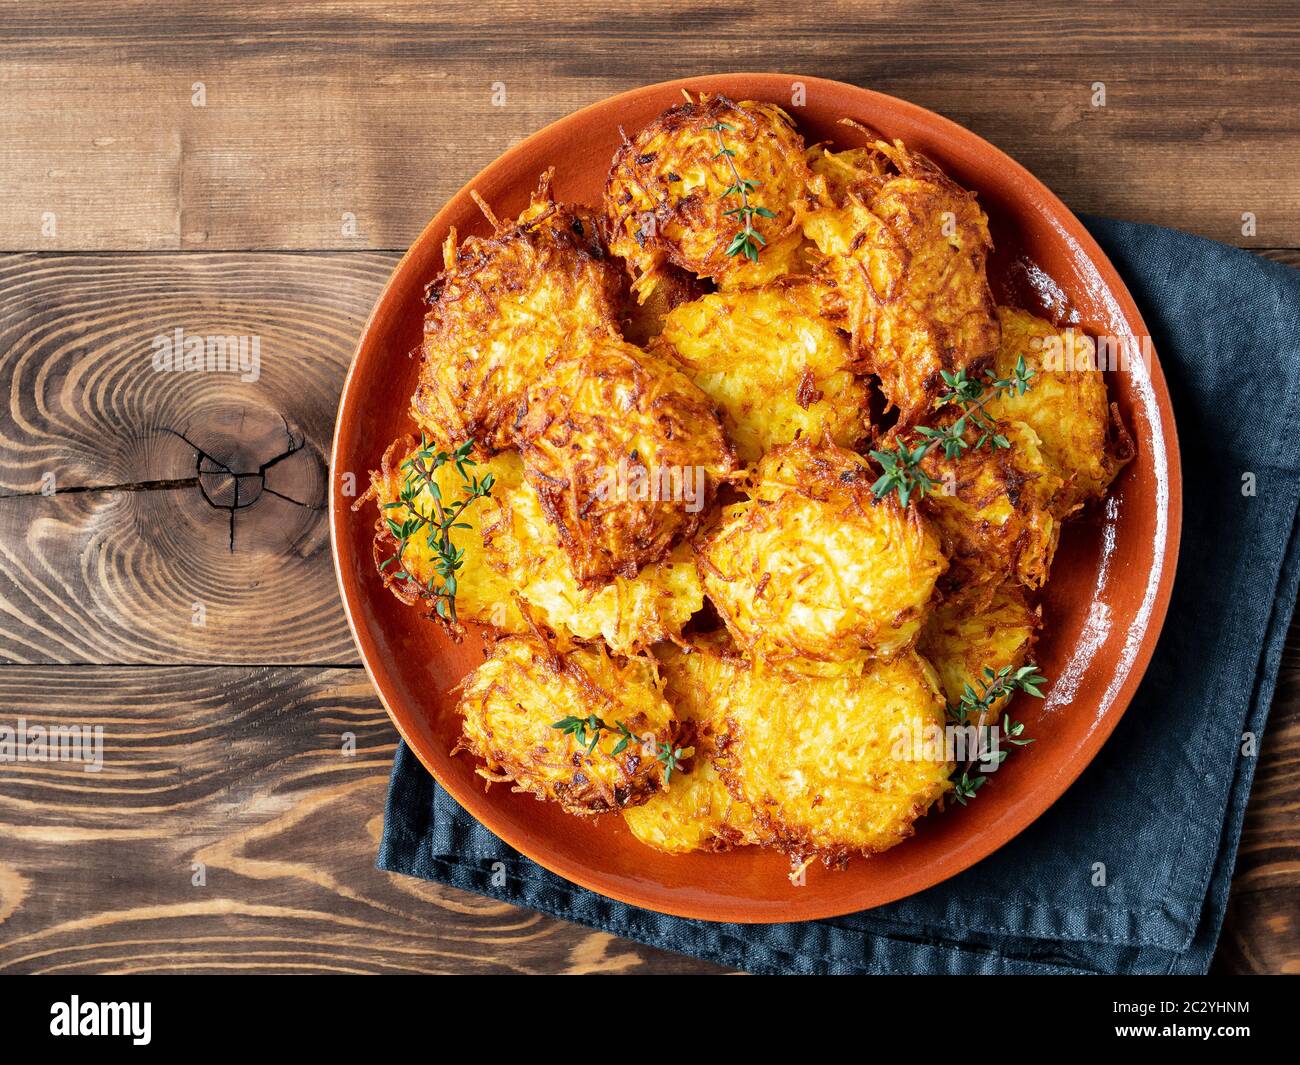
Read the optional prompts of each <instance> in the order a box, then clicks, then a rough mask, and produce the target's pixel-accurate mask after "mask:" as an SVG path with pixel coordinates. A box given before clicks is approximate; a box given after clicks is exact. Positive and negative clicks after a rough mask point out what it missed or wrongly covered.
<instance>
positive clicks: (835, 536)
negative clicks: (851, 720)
mask: <svg viewBox="0 0 1300 1065" xmlns="http://www.w3.org/2000/svg"><path fill="white" fill-rule="evenodd" d="M874 481H875V475H874V474H873V473H872V471H871V468H870V467H869V466H868V465H867V463H866V461H865V460H864V459H862V458H861V457H859V456H858V455H856V454H854V453H853V452H850V451H846V450H844V449H842V448H835V447H829V446H825V445H822V446H814V445H812V444H809V443H807V442H803V441H801V442H799V443H796V444H790V445H787V446H786V447H783V448H779V449H777V450H776V451H773V452H772V453H771V454H770V455H768V456H767V457H766V458H765V459H763V461H762V462H760V463H759V465H758V467H757V469H756V470H755V472H754V477H753V485H752V487H751V488H750V490H749V491H750V498H749V499H748V500H746V501H744V502H741V503H737V504H735V505H733V506H730V507H727V508H725V509H724V510H723V512H722V520H721V522H720V524H719V525H718V526H717V527H716V528H714V529H713V530H712V531H711V532H710V533H709V535H708V536H707V537H706V538H705V539H704V540H703V542H702V543H700V544H699V545H698V546H697V551H696V553H697V557H698V560H699V565H700V574H701V576H702V577H703V579H704V590H705V592H706V593H707V594H708V596H709V599H710V600H711V601H712V602H713V604H714V606H716V607H717V609H718V613H719V614H720V615H721V616H722V618H723V620H724V622H725V623H726V626H727V628H728V629H729V630H730V632H731V634H732V636H733V637H734V638H735V640H736V642H737V644H739V645H740V647H741V648H742V649H743V650H744V651H745V653H746V654H747V655H748V656H749V657H750V658H752V659H759V660H763V661H766V662H769V663H773V664H784V665H785V666H787V667H788V668H791V669H797V670H799V671H806V670H807V667H808V666H815V664H816V663H846V662H853V661H857V662H861V661H862V660H863V659H864V658H865V657H866V656H867V654H868V653H871V654H878V655H892V654H896V653H898V652H899V651H901V650H903V649H905V648H907V647H909V646H911V644H912V642H913V641H914V640H915V639H916V635H917V632H918V631H919V629H920V627H921V622H922V620H923V619H924V615H925V611H926V609H927V606H928V604H929V602H930V596H931V593H932V592H933V590H934V585H935V581H936V580H937V579H938V578H939V576H940V574H942V573H943V571H944V569H945V568H946V565H947V563H946V561H945V559H944V556H943V553H942V551H941V549H940V544H939V538H938V536H937V535H936V533H935V531H934V529H932V528H931V526H930V523H929V522H928V521H927V520H926V519H925V518H924V517H923V516H922V514H921V513H920V511H919V510H918V509H917V508H916V507H910V508H904V507H902V506H900V505H899V503H898V501H897V499H896V498H894V497H893V496H890V497H887V498H885V499H882V500H877V499H876V498H875V496H874V495H873V494H872V491H871V486H872V483H873V482H874Z"/></svg>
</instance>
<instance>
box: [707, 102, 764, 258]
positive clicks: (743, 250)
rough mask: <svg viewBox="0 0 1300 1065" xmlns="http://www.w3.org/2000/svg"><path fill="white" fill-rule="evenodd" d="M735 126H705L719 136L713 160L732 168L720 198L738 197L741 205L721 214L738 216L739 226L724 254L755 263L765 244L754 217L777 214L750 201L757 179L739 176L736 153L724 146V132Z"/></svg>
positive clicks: (719, 124)
mask: <svg viewBox="0 0 1300 1065" xmlns="http://www.w3.org/2000/svg"><path fill="white" fill-rule="evenodd" d="M735 128H736V127H735V126H731V125H728V124H727V123H726V122H715V123H714V124H713V125H711V126H706V127H705V129H707V130H708V131H710V132H711V133H716V134H717V137H718V150H717V152H715V153H714V155H713V158H714V159H725V160H726V161H727V168H728V169H729V170H730V171H731V184H730V185H728V186H727V187H726V188H725V189H723V190H722V195H723V198H724V199H725V198H726V197H729V196H738V197H739V198H740V206H739V207H733V208H732V209H731V210H729V211H724V212H723V214H724V215H726V216H727V217H728V218H732V217H734V218H737V219H739V220H740V223H741V226H740V229H738V230H737V231H736V233H735V235H734V236H733V237H732V238H731V243H730V244H728V245H727V255H729V256H734V255H742V254H743V255H744V256H745V258H746V259H748V260H749V261H750V262H755V263H756V262H758V253H759V251H760V250H761V249H762V247H763V246H764V245H765V244H766V243H767V241H766V240H764V239H763V234H761V233H760V232H759V231H758V230H757V229H755V228H754V216H755V215H757V216H758V217H759V218H775V217H776V214H775V213H774V212H772V211H769V210H768V209H767V208H766V207H756V206H754V205H753V204H751V203H750V202H749V194H750V193H751V192H753V191H754V190H755V189H756V188H758V187H759V185H761V184H762V182H760V181H752V180H750V179H749V178H742V177H741V176H740V171H739V170H737V169H736V152H735V150H734V149H732V148H728V147H727V142H726V140H725V139H724V138H723V136H722V135H723V134H724V133H730V132H732V131H733V130H734V129H735Z"/></svg>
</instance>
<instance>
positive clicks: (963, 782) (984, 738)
mask: <svg viewBox="0 0 1300 1065" xmlns="http://www.w3.org/2000/svg"><path fill="white" fill-rule="evenodd" d="M1045 683H1047V678H1046V677H1044V676H1043V675H1042V674H1041V673H1039V672H1038V667H1037V666H1036V665H1033V664H1030V665H1026V666H1020V667H1018V668H1017V667H1015V666H1003V667H1002V668H1001V669H999V670H997V671H996V672H995V671H994V670H992V669H989V668H988V667H987V666H986V667H985V668H984V671H983V676H982V677H981V678H980V681H979V685H980V691H978V692H977V691H976V690H975V688H974V686H973V685H970V684H967V685H966V686H965V688H964V689H963V691H962V695H961V699H960V700H959V701H958V702H957V705H956V706H953V705H952V704H951V703H950V704H949V705H948V718H949V719H950V720H951V721H953V722H954V723H955V724H957V725H960V726H966V725H974V727H975V729H976V736H977V739H976V743H975V752H974V755H973V757H971V758H969V759H968V760H967V761H966V763H965V764H964V765H961V766H958V768H957V769H956V770H954V772H953V775H952V785H953V798H955V799H956V800H957V801H958V802H959V803H961V805H962V806H965V805H966V804H967V803H968V802H970V800H971V799H973V798H975V795H976V793H977V792H978V791H979V789H980V788H981V787H983V786H984V783H985V781H986V779H987V778H986V777H983V776H973V775H972V768H971V767H972V766H973V765H974V764H975V763H976V762H983V761H984V760H985V755H986V753H992V754H993V755H994V757H995V759H996V761H997V764H998V765H1001V764H1002V763H1003V762H1004V761H1006V758H1007V755H1008V754H1010V753H1011V752H1010V751H1004V750H1002V749H1001V747H999V748H998V750H997V751H996V752H993V751H991V749H990V745H989V743H988V735H989V729H990V727H991V726H989V725H987V724H985V721H986V719H987V718H988V716H989V713H990V711H991V710H992V709H993V706H994V704H996V703H997V701H998V700H999V699H1001V698H1002V697H1003V696H1004V695H1010V694H1011V693H1012V692H1017V691H1022V692H1025V693H1026V694H1028V695H1032V696H1034V697H1035V698H1036V699H1041V698H1043V691H1042V688H1041V687H1040V685H1042V684H1045ZM1024 731H1025V726H1024V723H1023V722H1013V721H1012V720H1011V715H1010V714H1007V713H1004V714H1003V715H1002V739H1003V740H1004V741H1005V742H1007V743H1009V744H1011V745H1012V746H1013V747H1026V746H1028V745H1029V744H1031V743H1033V742H1034V741H1033V740H1032V739H1031V738H1029V737H1027V736H1025V735H1024Z"/></svg>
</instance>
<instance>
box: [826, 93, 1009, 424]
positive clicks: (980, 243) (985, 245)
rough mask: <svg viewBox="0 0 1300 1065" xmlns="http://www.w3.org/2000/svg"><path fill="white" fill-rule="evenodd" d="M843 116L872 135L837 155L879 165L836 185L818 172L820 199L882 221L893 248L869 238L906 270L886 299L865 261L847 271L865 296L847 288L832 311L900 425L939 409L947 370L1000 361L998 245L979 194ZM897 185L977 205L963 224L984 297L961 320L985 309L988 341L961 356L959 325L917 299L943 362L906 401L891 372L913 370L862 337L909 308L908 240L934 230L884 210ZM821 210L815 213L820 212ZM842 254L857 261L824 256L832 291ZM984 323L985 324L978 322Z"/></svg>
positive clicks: (958, 214) (976, 368)
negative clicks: (991, 264) (992, 270)
mask: <svg viewBox="0 0 1300 1065" xmlns="http://www.w3.org/2000/svg"><path fill="white" fill-rule="evenodd" d="M841 122H842V124H844V125H847V126H850V127H853V128H855V129H857V130H859V131H860V132H861V133H863V134H864V135H865V136H866V137H867V138H868V143H867V145H866V146H865V147H862V148H859V149H849V150H848V152H842V153H837V154H839V155H844V154H848V153H849V152H859V153H865V157H866V158H868V159H870V160H872V161H873V163H875V164H876V165H873V167H872V168H871V172H870V173H869V174H868V173H864V174H862V175H861V176H859V177H857V178H853V177H847V176H846V177H845V178H844V180H843V181H841V182H836V183H833V182H831V181H829V180H828V179H827V176H826V175H825V174H823V173H815V176H814V181H813V185H812V189H813V195H814V197H815V198H816V199H817V200H818V202H819V207H818V211H820V212H821V213H823V214H825V213H829V212H835V211H845V210H851V209H854V208H856V209H858V210H861V211H863V212H865V213H866V214H867V215H868V216H870V217H871V218H873V219H875V220H876V222H877V223H878V228H879V229H880V231H881V232H884V233H888V234H889V235H890V238H891V240H892V241H893V242H894V247H893V248H887V247H884V246H882V245H880V244H879V242H878V240H873V241H870V242H869V246H870V247H871V248H872V249H873V250H875V251H877V252H878V253H885V252H889V253H890V254H892V255H894V256H895V258H896V259H897V262H898V264H899V267H900V270H899V271H897V272H895V273H894V274H893V275H892V276H891V289H890V292H889V293H888V294H887V298H881V297H880V296H879V294H878V293H877V292H876V290H875V287H874V285H873V283H872V281H871V279H870V277H869V276H868V275H867V274H866V272H865V267H864V266H861V265H859V267H858V269H856V270H853V269H848V270H847V272H846V274H845V276H848V277H852V278H855V279H856V280H857V283H858V286H859V287H860V289H861V293H860V298H855V297H854V296H853V294H852V293H849V292H847V291H841V292H840V294H839V298H840V301H841V305H840V306H838V307H837V308H836V307H834V306H832V307H831V308H830V309H828V314H830V315H831V317H832V318H833V319H834V320H836V321H837V322H839V323H840V324H842V325H843V326H844V327H846V328H847V329H848V330H849V332H850V333H851V335H852V337H853V343H854V348H855V353H856V355H857V357H858V358H859V359H860V360H861V361H862V363H863V365H864V367H866V368H868V369H870V370H871V371H872V372H874V373H876V375H877V376H878V377H879V378H880V379H881V383H882V390H883V391H884V393H885V395H886V398H887V399H888V400H889V402H890V405H891V406H892V407H895V408H897V409H898V411H899V424H900V425H902V426H907V425H911V424H915V423H916V422H918V421H919V420H921V419H922V418H923V417H924V416H925V414H926V413H928V412H929V411H930V410H931V409H932V406H933V401H934V398H935V396H936V395H937V394H938V392H939V391H940V390H941V388H942V387H943V383H944V382H943V378H942V373H943V372H950V373H951V372H956V371H959V370H962V369H965V370H967V371H969V372H972V373H978V372H980V371H982V370H984V369H986V368H987V367H989V366H991V365H992V364H993V359H994V356H995V353H996V351H997V347H998V336H999V332H1000V327H999V323H998V319H997V315H996V313H995V303H994V300H993V293H992V290H991V288H990V286H989V283H988V277H987V260H988V254H989V252H990V251H991V250H992V247H993V244H992V238H991V237H990V235H989V231H988V217H987V215H986V214H985V213H984V211H983V209H982V208H981V207H980V206H979V202H978V198H977V197H976V194H975V193H974V192H972V191H971V190H969V189H966V188H964V187H963V186H961V185H960V184H958V183H957V182H956V181H954V180H953V179H952V178H950V177H949V176H948V175H947V174H946V173H944V171H943V170H942V169H941V168H940V167H939V165H938V164H937V163H935V162H934V161H933V160H932V159H930V158H929V157H928V156H926V155H924V154H922V153H920V152H915V151H912V150H911V149H909V148H908V147H907V146H906V145H905V144H904V143H903V142H902V141H901V140H895V141H894V142H892V143H890V142H888V141H885V140H883V139H880V138H879V137H878V136H877V135H876V134H875V133H874V132H873V131H871V130H869V129H867V128H866V127H864V126H862V125H861V124H859V123H858V122H855V121H854V120H852V119H842V120H841ZM815 150H816V148H814V149H813V151H815ZM881 160H883V161H884V162H883V164H881V163H880V161H881ZM889 168H892V172H890V170H889ZM895 183H898V184H900V185H903V186H907V185H909V184H910V185H920V184H922V183H925V184H929V185H930V186H932V187H933V188H934V190H935V192H934V193H932V194H931V195H930V197H929V198H930V199H931V200H934V201H936V202H938V201H939V200H941V199H942V198H943V197H947V198H948V199H949V200H950V201H951V202H948V203H947V206H948V207H949V208H950V209H952V208H955V207H959V206H966V207H969V208H970V209H971V210H972V211H973V218H972V219H969V220H967V222H966V223H964V224H965V225H966V226H967V228H969V229H971V230H972V234H971V236H972V239H973V240H974V242H975V245H976V246H975V247H973V248H972V249H971V250H970V252H969V254H970V255H971V259H972V264H973V267H974V270H975V272H976V273H977V274H978V275H979V277H980V279H981V282H982V284H981V285H980V287H979V292H980V294H981V295H982V297H983V298H982V299H981V300H980V301H979V306H978V308H976V310H974V311H969V312H968V313H966V314H965V315H963V316H962V319H969V318H970V317H971V316H972V314H977V313H978V312H979V311H980V310H982V311H983V314H982V319H983V325H982V327H979V328H977V329H976V332H977V333H978V334H979V335H983V336H984V337H985V340H984V342H983V343H982V344H980V343H976V344H975V345H974V346H975V347H976V348H978V349H979V350H976V351H973V352H969V353H966V354H965V355H964V357H958V353H957V345H956V344H954V343H953V335H954V331H955V329H956V326H955V325H954V324H953V323H945V322H941V321H940V320H939V319H938V318H937V317H936V315H935V314H934V313H933V312H932V311H929V310H928V309H927V310H925V311H922V310H918V309H917V308H916V307H915V306H914V305H913V304H912V303H911V302H910V301H909V302H908V303H907V305H906V310H907V312H908V313H910V314H913V315H915V316H916V317H917V318H918V319H919V321H920V324H921V326H923V327H924V330H925V335H926V336H928V337H929V339H930V341H932V343H931V345H930V346H931V348H932V350H933V354H934V357H935V359H936V361H937V365H936V366H935V367H934V368H933V369H932V370H931V371H930V373H929V374H928V375H927V376H926V377H925V378H924V379H923V380H921V381H920V382H919V383H918V388H919V392H920V396H919V398H916V397H913V399H912V401H911V402H907V403H904V402H901V400H902V398H903V397H902V396H901V395H894V394H891V387H890V384H889V382H888V381H887V380H886V377H887V376H888V377H890V378H893V377H897V376H899V374H902V375H903V376H907V370H906V368H905V367H893V368H889V367H885V366H884V364H883V362H882V360H881V357H880V356H879V355H878V354H876V353H874V352H873V351H872V350H871V347H870V345H869V344H868V342H867V339H866V338H865V337H864V336H863V335H862V326H863V323H864V321H865V320H867V319H868V318H872V315H875V316H879V315H882V314H897V313H898V312H897V311H894V310H891V307H893V306H894V305H899V306H902V304H901V303H900V302H899V301H900V299H901V298H902V293H901V292H899V291H898V289H899V287H900V286H906V284H907V283H908V277H909V271H910V266H909V262H910V260H911V258H912V256H913V254H914V252H915V247H914V246H913V245H911V244H909V239H910V238H911V235H912V233H913V232H916V231H920V232H923V233H929V232H932V227H928V226H911V227H905V228H902V229H900V227H899V226H898V225H897V224H896V223H895V222H894V221H893V219H892V218H891V217H888V216H886V215H883V214H881V213H879V211H878V208H879V207H880V206H882V204H881V200H882V199H884V198H885V197H886V196H887V195H888V190H889V189H890V187H891V185H894V184H895ZM818 211H814V212H811V213H810V214H812V215H816V214H817V213H818ZM944 213H945V212H943V211H940V210H937V209H931V210H930V214H932V215H934V216H935V218H936V219H937V218H941V217H942V216H943V214H944ZM952 213H953V215H954V218H955V219H956V221H957V223H958V224H963V223H962V221H961V219H962V211H960V210H953V211H952ZM864 235H865V234H864V233H858V234H857V235H856V237H855V238H854V240H855V241H861V240H862V238H863V236H864ZM841 259H848V260H849V261H853V260H852V256H837V255H833V254H829V255H823V256H822V258H821V262H820V265H819V266H818V268H817V270H816V271H815V272H816V273H817V274H818V276H821V277H822V278H823V279H824V280H825V281H826V283H827V285H828V287H829V288H831V289H832V290H835V289H840V288H841V283H840V282H841V280H842V278H838V277H837V276H836V275H837V270H838V269H839V267H837V262H838V260H841ZM938 295H939V292H935V293H933V294H932V295H931V297H930V298H929V299H928V300H927V301H926V307H927V308H930V307H931V306H932V305H933V303H934V300H935V299H936V298H937V297H938ZM868 308H874V311H873V312H871V313H870V314H869V313H868ZM872 320H875V319H874V318H873V319H872ZM978 325H979V323H977V326H978ZM908 331H909V332H911V333H913V334H915V333H916V332H917V330H916V329H915V328H910V327H909V330H908ZM886 369H889V373H888V374H886V373H885V372H884V371H885V370H886ZM895 384H898V382H895ZM894 391H896V389H894Z"/></svg>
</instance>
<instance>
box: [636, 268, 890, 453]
mask: <svg viewBox="0 0 1300 1065" xmlns="http://www.w3.org/2000/svg"><path fill="white" fill-rule="evenodd" d="M819 311H820V298H819V294H818V292H817V291H816V290H815V289H814V288H813V286H812V284H811V282H809V281H807V280H791V281H779V282H773V283H771V284H767V285H763V286H762V287H761V288H752V289H741V290H738V291H731V292H716V293H714V294H712V295H709V296H705V297H704V298H703V299H699V300H696V301H695V302H693V303H686V304H682V305H681V306H679V307H677V308H675V309H674V310H673V311H671V312H670V313H669V314H668V316H667V318H666V320H665V322H664V329H663V333H662V336H661V337H660V343H661V344H662V345H664V346H666V347H668V348H670V349H671V351H672V352H673V354H674V355H675V356H676V358H677V360H678V361H679V362H680V363H681V364H682V366H683V368H684V369H685V370H686V373H687V375H688V376H689V377H690V378H691V380H692V381H694V382H695V383H696V384H697V385H699V386H700V388H702V389H703V390H704V392H705V393H706V394H707V395H708V396H709V397H710V398H711V399H712V400H713V401H714V402H715V403H717V404H718V407H719V409H720V410H721V411H722V416H723V424H724V425H725V426H726V429H727V434H728V436H729V437H730V438H731V442H732V443H733V444H734V445H735V448H736V455H737V456H738V457H739V459H740V460H741V461H742V462H747V463H748V462H757V461H758V460H759V459H760V458H762V456H763V455H765V454H766V453H767V452H768V451H770V450H772V448H774V447H776V446H778V445H780V444H788V443H790V442H791V441H793V440H795V439H796V438H797V437H803V438H805V439H808V440H816V441H820V440H823V439H824V438H825V437H826V436H827V435H829V436H830V438H831V439H832V440H833V441H834V442H835V443H837V444H839V445H841V446H842V447H852V446H853V445H854V444H856V443H857V442H858V441H859V440H861V439H862V437H863V436H864V435H865V433H866V429H867V424H866V417H867V414H866V411H867V385H866V382H865V381H864V380H863V379H862V378H860V377H858V376H856V375H855V374H854V372H853V369H852V366H851V363H852V356H851V354H850V351H849V345H848V342H847V340H846V339H845V338H844V336H843V335H842V334H841V333H840V332H839V330H838V329H836V328H835V327H834V326H832V325H831V324H830V323H829V322H827V321H826V320H825V319H824V318H823V317H821V315H820V313H819Z"/></svg>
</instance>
